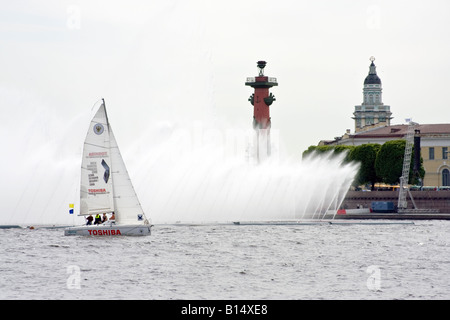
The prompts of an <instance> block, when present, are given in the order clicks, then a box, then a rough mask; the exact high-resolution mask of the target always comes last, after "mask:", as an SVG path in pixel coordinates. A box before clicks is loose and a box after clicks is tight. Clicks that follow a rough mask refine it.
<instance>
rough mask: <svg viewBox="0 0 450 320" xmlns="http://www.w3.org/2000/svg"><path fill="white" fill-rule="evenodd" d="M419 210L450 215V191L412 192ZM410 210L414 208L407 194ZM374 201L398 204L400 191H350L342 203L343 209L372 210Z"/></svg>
mask: <svg viewBox="0 0 450 320" xmlns="http://www.w3.org/2000/svg"><path fill="white" fill-rule="evenodd" d="M411 194H412V196H413V198H414V202H415V203H416V206H417V208H418V209H439V212H441V213H450V190H441V191H429V190H427V191H411ZM406 199H407V201H408V209H413V208H414V206H413V204H412V202H411V198H410V197H409V195H408V194H407V196H406ZM373 201H392V202H394V204H395V205H397V203H398V191H368V192H365V191H349V192H348V193H347V195H346V197H345V199H344V201H343V203H342V206H341V207H342V208H343V209H356V208H358V207H364V208H370V206H371V203H372V202H373Z"/></svg>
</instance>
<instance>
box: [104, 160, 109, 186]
mask: <svg viewBox="0 0 450 320" xmlns="http://www.w3.org/2000/svg"><path fill="white" fill-rule="evenodd" d="M102 166H103V168H105V174H104V175H103V180H105V183H108V180H109V166H108V164H107V163H106V161H105V159H102Z"/></svg>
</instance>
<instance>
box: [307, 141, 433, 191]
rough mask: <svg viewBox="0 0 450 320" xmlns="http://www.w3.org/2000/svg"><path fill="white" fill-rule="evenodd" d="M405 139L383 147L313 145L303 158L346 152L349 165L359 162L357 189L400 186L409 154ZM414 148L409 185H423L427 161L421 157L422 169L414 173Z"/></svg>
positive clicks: (372, 145)
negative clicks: (405, 160) (380, 184)
mask: <svg viewBox="0 0 450 320" xmlns="http://www.w3.org/2000/svg"><path fill="white" fill-rule="evenodd" d="M405 146H406V141H405V140H403V139H402V140H391V141H387V142H385V143H384V144H383V145H380V144H377V143H368V144H363V145H360V146H346V145H338V146H310V147H309V148H308V149H307V150H305V151H304V152H303V158H304V157H306V156H307V155H311V154H312V153H319V154H320V153H325V152H326V153H328V152H333V154H339V153H342V152H346V153H347V155H346V157H345V160H344V161H345V162H359V163H360V169H359V171H358V174H357V175H356V177H355V180H354V182H353V185H354V186H360V185H366V184H370V185H371V189H372V190H374V189H375V184H376V183H386V184H398V183H400V177H401V176H402V171H403V158H404V154H405ZM413 168H414V148H413V151H412V153H411V162H410V170H409V183H411V184H420V181H423V178H424V176H425V169H424V168H423V159H422V158H420V167H419V170H418V171H416V172H415V171H414V170H413Z"/></svg>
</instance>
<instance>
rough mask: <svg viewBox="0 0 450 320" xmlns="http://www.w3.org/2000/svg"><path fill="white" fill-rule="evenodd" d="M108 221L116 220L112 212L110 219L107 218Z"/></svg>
mask: <svg viewBox="0 0 450 320" xmlns="http://www.w3.org/2000/svg"><path fill="white" fill-rule="evenodd" d="M109 220H116V216H115V215H114V212H113V213H112V215H111V218H109Z"/></svg>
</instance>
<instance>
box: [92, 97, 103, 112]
mask: <svg viewBox="0 0 450 320" xmlns="http://www.w3.org/2000/svg"><path fill="white" fill-rule="evenodd" d="M99 101H104V100H103V98H101V99H98V100H97V101H95V102H94V104H93V105H92V108H91V111H93V110H94V107H95V105H96V104H97V103H98V102H99Z"/></svg>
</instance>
